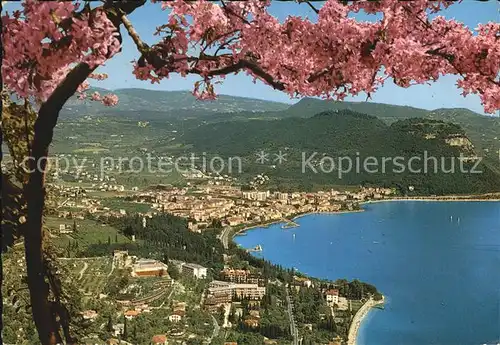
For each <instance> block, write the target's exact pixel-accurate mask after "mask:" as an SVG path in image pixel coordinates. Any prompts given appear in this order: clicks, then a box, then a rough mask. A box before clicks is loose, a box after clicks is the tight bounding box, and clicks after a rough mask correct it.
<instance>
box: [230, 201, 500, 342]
mask: <svg viewBox="0 0 500 345" xmlns="http://www.w3.org/2000/svg"><path fill="white" fill-rule="evenodd" d="M486 195H488V196H493V195H491V194H486ZM486 195H484V196H486ZM481 196H482V195H476V196H472V195H470V196H462V197H460V196H441V197H393V198H388V199H380V200H368V201H362V202H360V203H359V205H365V204H373V203H381V202H395V201H422V202H500V195H498V194H494V196H495V197H494V198H489V199H488V198H480V197H481ZM364 211H366V210H365V209H364V208H361V209H359V210H352V211H349V210H346V211H336V212H333V211H325V212H321V211H314V212H306V213H303V214H298V215H296V216H294V217H293V218H291V219H290V220H291V221H295V220H297V219H299V218H301V217H305V216H308V215H314V214H332V215H334V214H344V213H357V212H364ZM280 223H285V222H284V221H283V220H276V221H271V222H268V223H263V224H256V225H252V226H248V227H244V228H243V229H241V230H239V231H237V232H236V233H234V234H233V236H232V238H231V239H232V240H233V241H234V236H236V235H238V234H242V233H245V232H246V231H248V230H252V229H256V228H267V227H269V226H271V225H274V224H280ZM384 302H385V296H382V300H380V301H375V300H374V299H372V298H370V299H369V300H368V301H366V302H365V303H364V304H363V306H362V307H361V308H360V309H359V310H358V311H357V312H356V314H355V315H354V317H353V319H352V321H351V324H350V325H349V330H348V336H347V344H346V345H356V342H357V337H358V333H359V330H360V327H361V324H362V322H363V320H364V319H365V318H366V316H367V315H368V314H369V312H370V310H371V309H372V308H373V307H375V306H377V305H380V304H384Z"/></svg>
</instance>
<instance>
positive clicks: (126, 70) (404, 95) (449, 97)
mask: <svg viewBox="0 0 500 345" xmlns="http://www.w3.org/2000/svg"><path fill="white" fill-rule="evenodd" d="M318 6H320V4H318ZM15 7H17V4H13V3H8V4H7V5H6V6H5V9H6V10H11V9H13V8H15ZM270 12H271V13H272V14H273V15H275V16H277V17H278V18H280V19H284V18H286V16H288V15H300V16H308V17H309V18H311V19H312V20H314V18H315V17H316V14H315V13H314V12H313V11H312V10H310V9H309V7H308V6H307V5H306V4H297V3H294V2H292V3H285V2H274V3H272V5H271V7H270ZM440 14H441V15H443V16H445V17H446V18H455V19H456V20H458V21H460V22H464V23H465V24H466V25H467V26H468V27H471V28H475V27H476V26H477V24H479V23H486V22H490V21H493V22H499V21H500V2H499V1H495V0H490V1H488V2H478V1H473V0H464V1H463V2H462V3H460V4H454V5H452V6H451V7H449V8H448V9H447V10H446V11H443V12H441V13H440ZM356 18H359V19H362V20H369V19H370V18H369V17H368V16H366V15H357V16H356ZM130 20H131V21H132V23H133V24H134V26H135V28H136V30H137V31H138V33H139V34H140V36H141V37H142V39H143V40H144V41H146V42H147V43H150V44H152V43H155V42H156V40H157V39H158V37H155V36H153V32H154V31H155V28H156V27H157V26H159V25H161V24H164V23H165V22H166V20H167V12H164V11H161V9H160V6H159V4H152V3H150V2H149V1H148V4H147V5H145V6H144V7H143V8H140V9H138V10H136V11H135V12H134V13H133V14H132V15H130ZM123 31H125V30H123ZM123 37H124V42H123V45H124V47H123V51H122V52H121V53H120V54H118V55H117V56H115V57H114V58H113V59H112V60H111V61H109V62H108V63H107V64H106V66H103V67H101V68H100V70H99V71H100V72H106V73H108V74H109V76H110V77H109V79H107V80H105V81H102V82H97V83H96V84H95V86H99V87H104V88H107V89H117V88H130V87H136V88H147V89H155V90H192V86H193V83H194V82H195V81H196V80H199V77H197V76H190V77H188V78H182V77H180V76H177V75H172V76H171V77H170V79H165V80H163V81H162V82H161V83H160V84H159V85H158V84H154V85H152V84H151V83H150V82H146V81H140V80H136V79H135V78H134V76H133V75H132V64H131V63H130V61H132V60H134V59H138V57H139V54H138V52H137V49H136V48H135V46H134V44H133V42H132V40H131V39H130V37H129V36H128V35H127V34H126V33H125V32H123ZM455 82H456V78H455V77H453V76H447V77H441V78H440V79H439V80H438V81H437V82H436V83H433V84H432V85H418V86H412V87H410V88H408V89H404V88H400V87H398V86H396V85H394V84H393V83H392V82H390V81H389V80H388V81H387V82H386V84H385V85H384V86H383V87H382V88H380V89H379V90H378V92H377V93H375V94H373V95H372V100H371V101H372V102H380V103H390V104H398V105H410V106H414V107H419V108H426V109H436V108H442V107H445V108H451V107H463V108H469V109H471V110H474V111H477V112H480V113H483V108H482V106H481V103H480V101H479V97H477V96H474V95H473V96H467V97H466V98H464V97H463V96H461V95H460V91H459V90H458V89H457V88H456V86H455ZM216 89H217V92H218V93H220V94H228V95H235V96H244V97H253V98H261V99H267V100H274V101H280V102H287V103H291V102H296V101H297V100H296V99H290V98H289V96H288V95H286V94H283V93H281V92H279V91H276V90H273V89H272V88H271V87H269V86H267V85H265V84H263V83H261V82H257V83H256V84H254V83H253V81H252V79H251V78H250V77H248V76H246V75H244V74H240V75H236V76H235V75H231V76H228V77H227V78H226V79H225V81H224V83H223V84H221V85H217V87H216ZM351 99H352V98H351ZM365 99H366V95H360V96H358V97H356V98H355V100H358V101H365Z"/></svg>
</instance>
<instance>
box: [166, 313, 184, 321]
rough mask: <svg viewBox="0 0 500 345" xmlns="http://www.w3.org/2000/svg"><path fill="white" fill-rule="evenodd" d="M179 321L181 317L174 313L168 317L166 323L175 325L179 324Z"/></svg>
mask: <svg viewBox="0 0 500 345" xmlns="http://www.w3.org/2000/svg"><path fill="white" fill-rule="evenodd" d="M181 320H182V316H181V315H179V313H175V312H174V313H173V314H172V315H170V316H169V317H168V321H170V322H175V323H177V322H180V321H181Z"/></svg>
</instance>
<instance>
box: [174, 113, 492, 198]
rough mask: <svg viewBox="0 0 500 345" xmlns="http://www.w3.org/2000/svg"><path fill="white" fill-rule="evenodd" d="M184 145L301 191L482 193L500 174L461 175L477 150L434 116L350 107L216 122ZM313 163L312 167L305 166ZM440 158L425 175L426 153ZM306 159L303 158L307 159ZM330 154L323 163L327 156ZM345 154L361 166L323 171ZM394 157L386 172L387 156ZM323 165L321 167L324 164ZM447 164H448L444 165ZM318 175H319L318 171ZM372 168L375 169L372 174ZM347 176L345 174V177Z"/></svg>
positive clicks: (454, 127)
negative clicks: (280, 156) (368, 188)
mask: <svg viewBox="0 0 500 345" xmlns="http://www.w3.org/2000/svg"><path fill="white" fill-rule="evenodd" d="M178 140H179V141H180V142H182V143H183V144H191V145H193V149H194V150H195V151H196V152H207V153H211V154H217V155H220V156H222V157H234V156H239V157H242V161H243V163H244V164H243V167H244V171H243V174H244V175H245V174H248V175H252V174H257V173H266V174H267V175H269V176H271V177H272V178H271V181H276V184H277V185H281V186H285V185H286V186H291V185H293V186H295V187H297V186H299V187H300V188H303V189H310V188H314V186H315V185H317V186H323V187H324V186H328V185H339V184H344V185H359V184H365V185H370V184H374V185H385V186H388V187H396V188H399V189H400V191H401V192H403V193H406V192H407V191H408V187H409V186H414V187H415V192H414V193H416V194H449V193H472V192H474V193H479V192H487V191H498V190H500V175H498V174H496V173H494V172H493V171H492V170H491V168H490V167H489V166H488V165H487V164H483V163H481V164H480V165H479V167H478V168H477V169H478V170H483V173H481V174H471V173H464V172H460V171H459V170H460V169H459V161H458V157H460V155H463V156H464V157H468V158H469V159H470V161H469V162H468V163H465V164H464V169H463V170H470V169H471V168H472V166H473V161H472V157H474V156H476V151H475V149H474V147H473V145H472V144H471V142H470V140H469V139H468V138H467V136H466V133H465V131H464V130H463V129H462V128H461V127H460V126H458V125H455V124H450V123H445V122H443V121H439V120H431V119H418V118H414V119H406V120H401V121H397V122H394V123H392V124H391V125H388V124H387V123H385V122H384V121H382V120H380V119H378V118H377V117H374V116H370V115H365V114H361V113H357V112H353V111H351V110H340V111H339V110H335V111H328V112H322V113H320V114H317V115H315V116H313V117H311V118H286V119H280V120H270V121H260V120H250V121H247V122H245V123H242V122H239V121H231V122H218V123H211V124H205V125H201V126H198V127H197V128H194V129H191V130H190V131H186V132H185V133H184V135H183V136H182V137H180V138H178ZM260 151H265V152H268V153H269V161H268V162H266V164H259V163H257V162H256V161H255V160H256V157H257V156H256V154H258V153H259V152H260ZM279 151H283V152H285V153H286V155H287V161H286V162H284V163H283V164H279V163H276V162H273V161H272V157H273V154H276V153H278V152H279ZM314 152H316V154H315V155H314V156H313V158H312V160H310V162H311V165H312V166H313V167H314V168H313V169H311V168H309V166H307V165H306V168H307V169H306V171H305V173H304V169H303V168H304V164H303V163H304V162H305V161H308V158H309V157H311V155H312V154H313V153H314ZM425 152H427V153H426V154H427V157H436V158H437V160H438V162H437V165H436V167H437V170H438V172H437V173H435V172H434V165H435V164H436V163H434V161H433V160H432V159H431V161H429V163H428V164H427V173H423V172H424V170H423V169H424V168H425V167H424V163H423V159H424V157H425V156H424V153H425ZM303 155H305V156H303ZM323 157H326V158H323ZM340 157H345V160H346V161H347V160H348V159H350V161H351V162H352V163H353V164H354V165H356V159H359V162H360V163H359V164H358V165H359V166H360V167H361V169H359V170H360V171H359V172H357V171H355V168H354V170H353V171H351V172H349V173H345V174H340V170H341V168H340V167H339V164H336V166H335V167H333V168H332V167H331V164H330V166H328V167H327V168H326V169H321V168H322V167H323V168H324V166H325V164H324V163H325V162H326V163H330V162H331V160H330V159H333V162H335V163H339V162H340V161H339V158H340ZM368 157H374V159H376V160H377V162H378V163H377V164H378V165H377V166H378V171H376V172H371V171H372V170H374V169H371V168H370V169H366V168H364V167H363V162H364V161H365V160H366V159H369V158H368ZM395 157H402V161H404V164H405V165H406V168H405V171H404V172H401V173H400V172H399V170H400V169H399V168H397V165H396V163H394V158H395ZM411 157H420V163H418V164H414V165H412V168H413V171H417V170H419V169H422V171H421V172H411V171H409V169H408V166H409V163H408V160H409V159H410V158H411ZM451 157H455V160H454V163H453V164H455V172H454V173H444V172H442V170H443V168H442V166H444V169H445V170H448V169H450V168H451V164H452V163H451V159H452V158H451ZM384 158H386V159H392V160H391V161H388V163H386V168H385V170H386V171H385V172H384V171H382V170H383V168H382V166H383V164H382V162H383V159H384ZM321 162H323V165H321ZM442 162H444V163H442ZM443 164H444V165H443ZM314 170H316V172H315V171H314ZM368 170H370V171H368ZM340 175H342V176H340Z"/></svg>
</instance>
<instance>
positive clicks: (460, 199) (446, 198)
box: [231, 194, 500, 238]
mask: <svg viewBox="0 0 500 345" xmlns="http://www.w3.org/2000/svg"><path fill="white" fill-rule="evenodd" d="M483 195H484V196H489V195H492V194H478V195H476V196H473V195H467V196H455V195H453V196H452V195H450V196H438V197H431V196H423V197H393V198H388V199H379V200H367V201H361V202H360V203H359V205H367V204H376V203H381V202H395V201H422V202H500V195H498V194H493V195H495V197H494V198H491V199H487V198H480V197H481V196H483ZM497 195H498V196H497ZM364 211H366V210H365V209H363V208H361V209H359V210H352V211H349V210H344V211H324V212H323V211H312V212H305V213H302V214H298V215H296V216H294V217H293V218H291V219H290V220H291V221H295V220H297V219H299V218H302V217H305V216H310V215H315V214H332V215H336V214H345V213H358V212H364ZM280 223H285V221H283V219H280V220H273V221H270V222H267V223H260V224H255V225H250V226H246V227H244V228H242V229H241V230H238V231H237V232H235V233H234V234H233V235H232V236H231V238H233V237H234V236H237V235H241V234H243V233H245V232H246V231H249V230H252V229H255V228H267V227H269V226H271V225H274V224H280Z"/></svg>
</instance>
